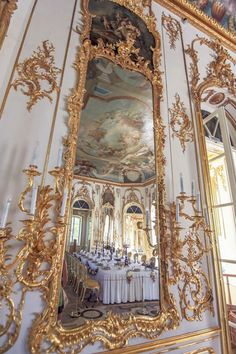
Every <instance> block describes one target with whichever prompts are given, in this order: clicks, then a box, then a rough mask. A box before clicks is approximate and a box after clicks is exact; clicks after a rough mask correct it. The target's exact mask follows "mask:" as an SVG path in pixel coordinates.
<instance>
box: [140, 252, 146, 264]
mask: <svg viewBox="0 0 236 354" xmlns="http://www.w3.org/2000/svg"><path fill="white" fill-rule="evenodd" d="M146 260H147V256H146V254H143V255H142V257H141V262H142V263H146Z"/></svg>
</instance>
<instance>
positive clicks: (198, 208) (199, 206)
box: [196, 192, 201, 211]
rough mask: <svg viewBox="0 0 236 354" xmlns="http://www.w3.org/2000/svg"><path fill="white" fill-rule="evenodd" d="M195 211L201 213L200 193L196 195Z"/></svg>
mask: <svg viewBox="0 0 236 354" xmlns="http://www.w3.org/2000/svg"><path fill="white" fill-rule="evenodd" d="M196 208H197V211H201V203H200V193H199V192H198V193H197V204H196Z"/></svg>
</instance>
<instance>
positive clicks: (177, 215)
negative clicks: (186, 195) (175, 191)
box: [175, 198, 179, 222]
mask: <svg viewBox="0 0 236 354" xmlns="http://www.w3.org/2000/svg"><path fill="white" fill-rule="evenodd" d="M175 218H176V221H177V222H179V199H178V198H176V214H175Z"/></svg>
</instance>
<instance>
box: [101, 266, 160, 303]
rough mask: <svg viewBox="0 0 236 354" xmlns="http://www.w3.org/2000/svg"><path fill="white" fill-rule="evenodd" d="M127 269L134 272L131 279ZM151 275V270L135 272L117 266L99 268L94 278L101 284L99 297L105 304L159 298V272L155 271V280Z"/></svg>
mask: <svg viewBox="0 0 236 354" xmlns="http://www.w3.org/2000/svg"><path fill="white" fill-rule="evenodd" d="M127 270H129V272H131V273H130V274H132V279H131V280H130V281H128V280H127V273H126V272H127ZM150 275H151V271H150V270H148V271H147V270H141V271H139V272H134V271H132V270H131V269H127V268H123V269H117V268H116V267H111V270H103V269H101V268H99V270H98V273H97V275H96V276H95V277H94V278H95V279H96V280H98V281H99V283H100V285H101V291H100V294H99V298H100V300H101V301H102V302H103V304H114V303H116V304H119V303H121V302H123V303H125V302H134V301H142V300H158V299H159V279H158V272H157V271H155V281H153V279H152V278H151V276H150Z"/></svg>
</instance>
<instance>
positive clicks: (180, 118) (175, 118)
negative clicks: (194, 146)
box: [169, 93, 193, 152]
mask: <svg viewBox="0 0 236 354" xmlns="http://www.w3.org/2000/svg"><path fill="white" fill-rule="evenodd" d="M169 113H170V117H171V120H170V126H171V129H172V131H173V133H172V136H176V137H177V138H178V139H179V141H180V145H181V147H182V150H183V152H185V149H186V143H188V142H192V141H193V126H192V122H191V121H190V119H189V117H188V115H187V113H186V108H185V106H184V103H183V102H181V100H180V96H179V94H178V93H176V94H175V103H173V104H172V108H169Z"/></svg>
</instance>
